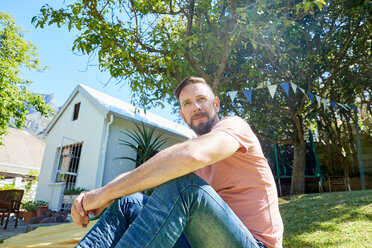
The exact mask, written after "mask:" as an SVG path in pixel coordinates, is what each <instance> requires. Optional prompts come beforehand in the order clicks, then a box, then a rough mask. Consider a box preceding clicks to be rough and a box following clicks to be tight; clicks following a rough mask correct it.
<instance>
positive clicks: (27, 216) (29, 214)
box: [23, 211, 37, 222]
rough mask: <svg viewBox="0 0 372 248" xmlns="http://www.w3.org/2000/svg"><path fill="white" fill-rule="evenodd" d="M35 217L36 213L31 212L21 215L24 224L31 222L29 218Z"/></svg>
mask: <svg viewBox="0 0 372 248" xmlns="http://www.w3.org/2000/svg"><path fill="white" fill-rule="evenodd" d="M36 216H37V212H36V211H32V212H29V211H28V212H25V213H24V214H23V220H24V221H25V222H30V221H31V218H32V217H36Z"/></svg>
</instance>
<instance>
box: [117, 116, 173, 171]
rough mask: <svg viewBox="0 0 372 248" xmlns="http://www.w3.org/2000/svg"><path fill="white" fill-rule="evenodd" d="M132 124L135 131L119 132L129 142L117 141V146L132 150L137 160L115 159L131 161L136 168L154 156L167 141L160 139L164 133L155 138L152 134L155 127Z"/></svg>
mask: <svg viewBox="0 0 372 248" xmlns="http://www.w3.org/2000/svg"><path fill="white" fill-rule="evenodd" d="M133 124H134V125H135V126H136V130H133V131H128V132H123V131H121V133H123V134H124V135H125V136H127V137H129V138H130V139H131V141H127V140H123V139H119V141H120V142H119V145H124V146H127V147H129V148H131V149H133V150H134V151H135V152H136V153H137V158H136V159H134V158H130V157H118V158H117V159H127V160H130V161H133V162H135V163H136V168H137V167H138V166H140V165H141V164H143V163H144V162H146V161H147V160H149V159H150V158H151V157H152V156H154V155H155V154H156V152H157V150H158V149H159V148H160V147H161V146H162V145H164V144H165V142H166V141H167V139H165V138H163V139H162V138H161V137H162V135H163V134H164V133H165V131H163V132H161V133H158V135H156V136H155V134H154V132H155V129H156V126H152V127H151V128H146V127H145V124H144V123H143V122H141V125H139V124H137V123H135V122H133Z"/></svg>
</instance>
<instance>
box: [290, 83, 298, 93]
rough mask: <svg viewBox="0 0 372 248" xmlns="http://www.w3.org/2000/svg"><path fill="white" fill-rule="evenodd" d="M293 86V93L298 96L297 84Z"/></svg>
mask: <svg viewBox="0 0 372 248" xmlns="http://www.w3.org/2000/svg"><path fill="white" fill-rule="evenodd" d="M291 85H292V90H293V93H294V94H296V92H297V84H294V83H291Z"/></svg>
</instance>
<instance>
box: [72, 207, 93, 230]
mask: <svg viewBox="0 0 372 248" xmlns="http://www.w3.org/2000/svg"><path fill="white" fill-rule="evenodd" d="M71 218H72V219H73V221H74V223H75V224H76V225H78V226H80V227H86V226H87V225H88V223H89V216H87V215H86V216H84V217H82V216H80V214H79V213H78V212H77V211H76V209H75V211H73V209H71Z"/></svg>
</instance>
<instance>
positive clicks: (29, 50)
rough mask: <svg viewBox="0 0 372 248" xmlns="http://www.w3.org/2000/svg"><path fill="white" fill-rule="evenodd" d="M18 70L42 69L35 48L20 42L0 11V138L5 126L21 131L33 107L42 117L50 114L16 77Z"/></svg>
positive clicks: (15, 29)
mask: <svg viewBox="0 0 372 248" xmlns="http://www.w3.org/2000/svg"><path fill="white" fill-rule="evenodd" d="M21 68H28V69H29V70H41V71H42V70H44V68H42V67H40V61H39V59H38V58H37V52H36V47H35V46H34V45H32V44H31V43H30V42H26V41H25V40H23V33H22V29H21V28H20V27H17V26H16V25H15V22H14V20H13V18H12V17H11V16H10V15H8V14H6V13H4V12H0V136H2V135H3V134H5V133H6V129H7V126H16V127H17V128H22V127H23V126H24V123H25V120H26V113H27V112H28V109H31V108H35V109H36V110H37V111H39V112H40V113H41V114H42V115H44V116H47V115H48V114H49V113H53V110H52V109H51V108H50V107H49V106H47V105H45V103H44V99H43V98H42V97H41V96H39V95H35V94H32V93H31V92H29V91H28V89H27V85H29V84H30V83H31V82H30V81H28V80H24V79H22V78H21V77H20V72H21ZM12 123H14V124H12ZM0 143H1V137H0Z"/></svg>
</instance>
